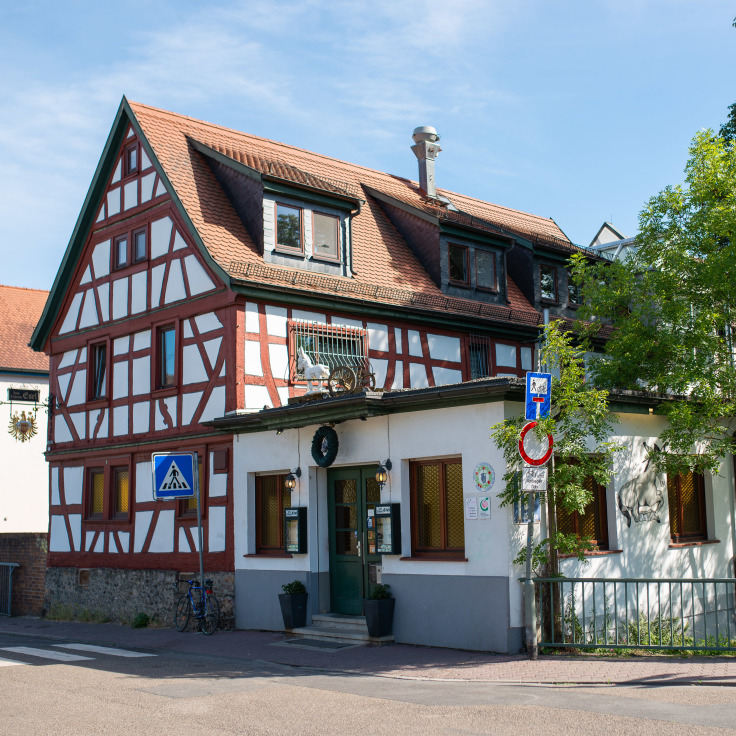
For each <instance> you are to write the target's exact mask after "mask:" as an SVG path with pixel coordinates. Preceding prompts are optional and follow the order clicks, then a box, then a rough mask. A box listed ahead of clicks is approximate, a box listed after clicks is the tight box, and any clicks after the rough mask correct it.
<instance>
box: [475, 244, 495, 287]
mask: <svg viewBox="0 0 736 736" xmlns="http://www.w3.org/2000/svg"><path fill="white" fill-rule="evenodd" d="M475 283H476V285H477V287H478V288H479V289H483V290H484V291H496V254H495V253H489V252H488V251H487V250H479V249H478V248H476V250H475Z"/></svg>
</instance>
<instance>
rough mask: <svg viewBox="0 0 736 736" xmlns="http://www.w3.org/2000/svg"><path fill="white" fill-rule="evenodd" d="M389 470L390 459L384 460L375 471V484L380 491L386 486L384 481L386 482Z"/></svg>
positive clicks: (390, 465)
mask: <svg viewBox="0 0 736 736" xmlns="http://www.w3.org/2000/svg"><path fill="white" fill-rule="evenodd" d="M391 468H393V464H392V463H391V459H390V458H386V459H385V460H384V461H383V462H382V463H381V464H380V465H379V466H378V470H376V483H378V487H379V489H382V488H383V487H384V486H385V485H386V481H387V480H388V473H389V470H391Z"/></svg>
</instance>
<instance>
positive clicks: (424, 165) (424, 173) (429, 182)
mask: <svg viewBox="0 0 736 736" xmlns="http://www.w3.org/2000/svg"><path fill="white" fill-rule="evenodd" d="M412 138H413V139H414V144H415V145H413V146H412V147H411V150H412V151H414V155H415V156H416V157H417V159H419V186H420V187H421V188H422V191H423V192H424V193H425V194H426V195H427V196H428V197H433V198H436V197H437V187H436V186H435V183H434V160H435V158H436V157H437V154H438V153H439V152H440V151H441V150H442V149H441V148H440V147H439V146H438V145H437V142H438V141H439V139H440V137H439V135H438V134H437V131H436V130H435V129H434V128H433V127H432V126H431V125H420V126H419V127H418V128H414V135H412Z"/></svg>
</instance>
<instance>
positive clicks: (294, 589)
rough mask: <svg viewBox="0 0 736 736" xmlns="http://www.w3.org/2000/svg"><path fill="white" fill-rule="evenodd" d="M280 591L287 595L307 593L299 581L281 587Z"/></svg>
mask: <svg viewBox="0 0 736 736" xmlns="http://www.w3.org/2000/svg"><path fill="white" fill-rule="evenodd" d="M281 590H283V591H284V593H287V594H289V595H300V594H302V593H306V592H307V589H306V588H305V587H304V583H303V582H302V581H301V580H294V581H292V582H291V583H286V584H285V585H282V586H281Z"/></svg>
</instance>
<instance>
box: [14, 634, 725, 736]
mask: <svg viewBox="0 0 736 736" xmlns="http://www.w3.org/2000/svg"><path fill="white" fill-rule="evenodd" d="M6 621H8V620H7V619H6ZM11 621H12V620H11ZM5 628H6V629H7V628H8V627H7V626H6V627H5ZM47 628H48V629H49V633H54V632H56V633H58V632H64V633H66V632H68V631H69V630H74V625H64V624H62V625H59V626H58V627H54V626H48V625H47ZM43 630H46V629H43ZM77 630H78V633H81V634H83V635H84V636H83V637H82V638H85V639H87V640H88V641H82V640H81V638H79V639H77V640H64V639H60V638H59V637H58V636H43V635H41V634H40V633H39V632H38V631H34V632H33V633H32V634H27V633H24V628H23V626H16V628H15V630H14V631H12V632H8V631H7V630H5V631H3V627H1V626H0V688H1V692H2V703H3V709H2V710H3V718H2V725H0V733H2V734H54V735H56V734H59V736H63V735H66V734H70V735H72V734H73V735H74V736H80V735H83V734H95V735H96V734H140V735H141V736H145V735H147V734H151V735H156V736H160V735H162V734H184V733H187V734H191V733H201V734H206V735H207V736H219V735H220V734H222V735H224V734H333V733H334V734H337V733H339V734H346V733H347V734H351V735H352V734H371V736H373V735H376V734H421V736H429V735H431V734H488V733H492V734H514V735H515V736H519V735H523V734H535V735H539V734H575V735H576V736H580V734H584V733H596V734H642V733H646V734H673V735H674V734H677V735H678V736H682V734H683V732H685V733H687V734H688V735H689V734H724V733H736V686H729V685H728V684H725V685H724V684H719V685H704V684H697V682H694V681H690V682H687V683H686V684H680V685H675V686H672V685H661V684H659V680H658V684H656V685H650V684H647V683H646V682H640V683H636V684H626V685H620V684H619V685H606V684H587V685H569V684H568V685H562V684H560V685H554V684H547V685H539V684H513V683H502V682H488V681H479V680H474V679H469V680H458V679H454V680H442V679H427V678H424V677H418V676H412V677H406V676H403V677H402V676H375V675H367V674H350V673H345V672H328V671H326V670H324V669H316V668H310V667H306V666H300V667H294V666H287V665H283V664H277V663H274V662H266V661H263V660H260V661H259V660H254V659H252V658H246V657H240V656H238V653H237V647H231V651H230V653H229V654H228V655H226V656H225V655H223V653H222V652H221V651H219V652H217V653H215V649H222V648H223V646H226V645H227V643H228V641H229V642H231V643H235V642H236V641H238V639H237V636H238V632H217V633H216V634H215V635H214V636H213V637H203V636H202V635H201V634H197V633H194V632H190V633H187V634H180V635H178V636H179V638H178V639H176V638H173V637H172V638H171V639H169V638H168V637H169V633H170V632H169V630H162V631H160V632H155V631H151V632H149V638H148V640H149V641H150V642H154V641H159V640H165V641H167V642H171V641H173V642H180V643H181V647H180V650H179V651H176V650H173V649H172V646H171V645H170V644H168V645H167V646H166V648H162V647H159V648H149V649H148V650H146V649H143V648H140V647H130V648H128V647H121V646H119V645H118V646H113V645H112V644H102V645H100V644H99V640H100V639H103V640H104V637H103V633H104V629H102V628H100V629H98V630H96V629H95V628H94V626H90V625H87V626H79V625H77ZM95 631H99V636H97V637H94V638H97V639H98V642H94V643H90V641H91V639H92V638H93V637H92V634H94V633H95ZM117 631H118V639H120V637H121V636H125V635H126V634H127V633H129V634H130V635H131V636H130V638H131V639H137V640H139V641H140V640H141V639H142V638H144V637H145V634H144V635H143V636H140V635H139V632H135V631H132V630H129V629H128V630H126V629H125V628H123V627H118V629H117ZM231 634H232V635H233V636H232V638H231V639H229V640H228V637H229V636H230V635H231ZM269 636H273V637H276V635H269ZM218 637H220V639H219V644H217V643H216V641H215V640H216V639H217V638H218ZM210 642H211V643H212V644H211V645H210ZM208 646H212V650H213V653H211V654H207V653H203V649H204V651H206V650H207V648H208ZM269 646H271V647H272V649H273V651H274V652H279V651H280V650H281V649H283V648H284V647H288V646H289V645H286V644H285V643H284V642H283V637H281V638H279V639H278V640H274V643H272V644H270V645H269ZM187 648H189V649H191V648H196V649H197V651H196V652H193V651H186V649H187ZM390 649H392V648H391V647H385V648H383V650H384V651H385V652H388V651H389V650H390ZM351 651H352V652H353V653H358V652H359V650H357V649H353V650H351ZM375 651H377V652H378V653H379V654H380V652H381V648H379V649H377V650H375ZM304 652H305V656H309V652H310V650H308V649H305V650H304ZM344 654H345V655H346V656H347V654H348V652H344ZM732 684H733V685H736V681H732Z"/></svg>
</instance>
